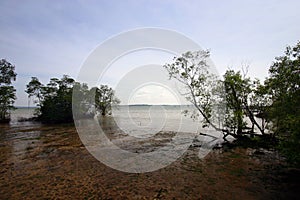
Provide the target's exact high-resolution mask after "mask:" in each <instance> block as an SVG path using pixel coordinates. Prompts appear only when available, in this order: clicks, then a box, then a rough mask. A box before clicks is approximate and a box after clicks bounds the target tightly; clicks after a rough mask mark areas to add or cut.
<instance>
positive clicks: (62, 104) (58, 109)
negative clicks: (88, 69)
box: [26, 75, 75, 123]
mask: <svg viewBox="0 0 300 200" xmlns="http://www.w3.org/2000/svg"><path fill="white" fill-rule="evenodd" d="M74 83H75V81H74V79H72V78H70V77H68V76H66V75H64V76H63V77H62V78H61V79H57V78H52V79H51V80H50V82H49V83H48V84H47V85H46V86H45V85H43V84H42V83H40V81H39V80H38V78H36V77H32V79H31V81H30V82H29V83H28V84H27V86H26V92H27V93H28V97H35V98H36V99H35V102H36V103H37V105H38V106H39V108H38V109H37V115H38V118H39V120H41V121H44V122H52V123H57V122H70V121H72V120H73V115H72V90H73V85H74Z"/></svg>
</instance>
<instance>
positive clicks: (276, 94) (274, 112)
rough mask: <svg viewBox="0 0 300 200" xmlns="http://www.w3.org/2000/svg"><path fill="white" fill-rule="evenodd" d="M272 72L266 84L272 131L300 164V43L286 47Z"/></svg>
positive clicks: (286, 151) (284, 149)
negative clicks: (269, 102)
mask: <svg viewBox="0 0 300 200" xmlns="http://www.w3.org/2000/svg"><path fill="white" fill-rule="evenodd" d="M269 73H270V77H269V78H268V79H267V80H266V81H265V85H266V88H267V89H268V92H269V94H270V95H271V96H272V102H273V103H272V106H271V108H270V110H269V115H270V118H271V120H272V122H273V130H274V131H275V133H276V135H278V136H279V137H280V138H281V139H282V143H281V147H282V149H283V152H285V153H286V155H287V156H288V158H289V159H290V160H291V161H293V162H295V163H300V156H299V155H300V140H299V139H300V42H298V43H297V44H296V46H294V47H287V48H286V51H285V55H283V56H280V57H277V58H276V61H275V62H274V63H273V64H272V66H271V67H270V70H269Z"/></svg>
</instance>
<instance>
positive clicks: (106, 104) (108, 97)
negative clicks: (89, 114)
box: [92, 85, 120, 116]
mask: <svg viewBox="0 0 300 200" xmlns="http://www.w3.org/2000/svg"><path fill="white" fill-rule="evenodd" d="M92 90H95V105H96V109H97V110H98V111H99V112H100V113H101V115H103V116H104V115H106V114H111V113H110V112H111V108H112V105H116V104H119V103H120V100H119V99H117V98H116V97H114V90H113V89H112V88H110V87H108V86H107V85H100V87H99V88H92Z"/></svg>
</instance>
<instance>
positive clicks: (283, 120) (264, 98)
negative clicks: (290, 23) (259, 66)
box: [164, 42, 300, 164]
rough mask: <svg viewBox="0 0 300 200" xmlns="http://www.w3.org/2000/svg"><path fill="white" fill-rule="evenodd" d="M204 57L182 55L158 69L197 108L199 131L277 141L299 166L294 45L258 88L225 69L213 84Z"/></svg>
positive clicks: (299, 69)
mask: <svg viewBox="0 0 300 200" xmlns="http://www.w3.org/2000/svg"><path fill="white" fill-rule="evenodd" d="M208 58H209V51H197V52H187V53H184V54H182V56H180V57H177V58H174V62H173V63H171V64H166V65H165V66H164V67H165V68H166V69H167V71H168V73H169V75H170V78H175V79H177V80H178V81H179V82H181V83H182V84H183V86H185V89H186V91H187V92H185V93H183V94H184V95H185V97H186V98H187V100H189V101H190V102H191V103H192V104H193V105H194V106H195V107H196V108H197V110H198V111H199V113H198V115H201V116H202V118H203V122H204V124H205V126H211V127H213V128H214V129H215V130H217V131H222V132H223V134H224V139H226V137H227V136H228V135H231V136H233V137H235V138H243V137H242V136H245V135H251V136H266V137H264V138H268V139H267V140H268V141H271V140H273V139H275V138H276V139H279V140H280V147H281V150H282V151H283V152H284V153H285V154H286V155H287V157H288V158H289V159H290V160H291V161H292V162H293V163H296V164H299V163H300V101H299V100H300V42H298V44H297V45H296V46H294V47H287V49H286V51H285V55H284V56H281V57H277V58H276V61H275V62H274V63H273V64H272V66H271V67H270V70H269V73H270V77H269V78H267V79H266V81H265V83H264V84H261V83H260V82H259V80H251V79H250V78H249V77H247V76H246V75H247V70H246V71H245V70H244V71H243V74H242V73H241V72H240V71H238V72H235V71H233V70H227V71H226V73H225V74H224V76H223V80H217V79H216V76H215V75H214V74H213V73H212V72H211V70H210V69H209V65H208V64H207V63H208ZM222 106H223V107H224V108H225V112H223V111H222V110H221V111H220V110H218V109H217V112H214V111H216V108H217V107H222ZM223 110H224V109H223ZM216 114H219V115H220V114H222V115H223V117H220V116H216ZM194 116H195V114H194V113H192V117H194ZM214 118H217V119H219V120H221V126H217V125H216V121H215V120H214ZM246 118H248V119H249V120H248V122H249V121H250V124H249V123H247V121H246V120H245V119H246ZM258 118H260V120H258ZM219 124H220V122H219ZM255 127H256V130H258V131H259V132H258V133H256V132H255ZM266 129H268V131H266ZM256 141H257V140H256ZM262 141H266V139H263V140H262ZM264 143H266V142H264ZM268 143H269V142H268Z"/></svg>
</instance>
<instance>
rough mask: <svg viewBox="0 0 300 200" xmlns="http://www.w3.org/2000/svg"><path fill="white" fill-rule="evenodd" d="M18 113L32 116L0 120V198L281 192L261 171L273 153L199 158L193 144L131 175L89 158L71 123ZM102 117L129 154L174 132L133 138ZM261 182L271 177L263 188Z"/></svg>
mask: <svg viewBox="0 0 300 200" xmlns="http://www.w3.org/2000/svg"><path fill="white" fill-rule="evenodd" d="M139 109H140V108H139ZM168 112H170V113H172V112H174V111H168ZM18 113H19V114H22V117H26V116H28V117H30V116H31V111H30V110H16V111H15V115H14V116H12V117H13V120H12V122H11V123H10V124H7V125H4V124H0V166H1V167H0V174H1V176H0V199H24V198H25V199H26V198H27V199H56V198H62V199H74V198H80V199H199V198H200V199H241V197H242V198H243V199H272V197H274V196H276V197H277V196H278V193H280V190H279V189H278V188H279V187H280V186H278V183H276V181H275V182H274V183H273V182H272V181H274V180H275V179H276V178H277V176H272V175H270V176H269V174H270V170H268V171H267V170H266V169H272V168H270V165H271V167H272V166H277V165H278V163H280V162H281V161H280V160H278V158H277V157H276V154H274V155H273V153H272V152H271V153H270V155H268V156H264V155H261V154H257V155H258V156H261V157H256V156H255V154H254V153H253V152H254V151H251V150H245V149H236V150H233V151H228V152H224V153H220V152H218V151H212V152H211V154H209V156H207V157H206V158H205V159H199V157H198V154H199V148H198V147H193V148H190V149H189V150H188V151H187V152H186V153H185V154H184V155H183V156H182V157H180V158H178V159H177V160H176V161H175V162H174V163H172V164H171V165H169V166H167V167H165V168H162V169H160V170H157V171H155V172H150V173H141V174H131V173H125V172H121V171H118V170H114V169H112V168H110V167H108V166H106V165H104V164H103V163H101V162H99V161H98V160H96V159H95V158H94V157H92V156H91V154H90V153H89V152H88V151H87V150H86V148H85V146H84V145H83V144H82V142H81V141H80V139H79V137H78V134H77V132H76V129H75V127H74V126H73V125H71V124H60V125H43V124H40V123H37V122H18V121H17V120H14V119H17V118H18V116H20V115H18ZM145 113H146V111H145V112H144V114H143V115H145ZM173 116H174V115H173ZM119 117H120V118H122V115H120V116H119ZM123 117H124V116H123ZM148 119H149V118H148ZM125 120H127V119H125ZM146 120H147V119H145V121H144V122H146ZM100 123H101V124H102V125H103V127H104V129H105V130H106V131H107V132H106V133H107V136H108V137H109V138H110V139H111V140H112V141H114V142H115V144H117V145H119V146H120V147H121V148H123V149H124V150H128V151H131V152H151V151H155V150H156V149H157V148H159V147H160V146H162V145H164V144H165V143H167V142H169V141H170V138H172V137H174V133H173V132H172V131H169V132H168V131H163V132H160V133H159V134H157V135H158V136H157V137H154V138H153V137H149V138H148V137H140V138H134V136H131V135H128V134H124V133H123V132H122V130H120V129H119V128H118V127H117V126H116V125H115V121H114V120H112V118H109V117H107V118H104V119H102V120H100ZM149 144H150V145H149ZM249 152H250V153H249ZM251 152H252V153H251ZM111 159H112V158H111ZM268 176H269V179H268ZM265 177H267V178H265ZM265 180H272V181H271V182H267V183H268V185H267V186H268V188H267V187H265V186H266V185H265V182H264V181H265ZM276 180H277V179H276ZM278 180H279V179H278ZM289 188H290V187H289ZM275 192H276V193H275ZM273 194H274V195H273ZM287 194H290V193H285V194H283V195H281V197H286V196H284V195H287Z"/></svg>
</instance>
